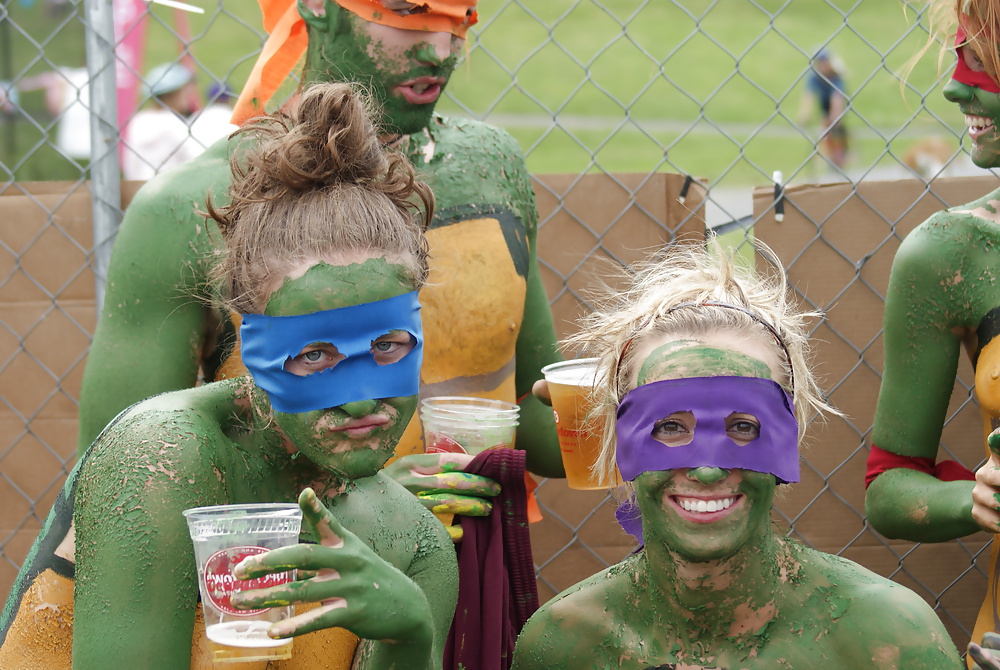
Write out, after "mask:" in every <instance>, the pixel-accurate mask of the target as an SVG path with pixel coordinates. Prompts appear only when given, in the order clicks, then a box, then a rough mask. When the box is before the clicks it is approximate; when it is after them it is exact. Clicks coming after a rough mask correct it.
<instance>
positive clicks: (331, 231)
mask: <svg viewBox="0 0 1000 670" xmlns="http://www.w3.org/2000/svg"><path fill="white" fill-rule="evenodd" d="M372 118H373V115H372V112H371V103H370V100H369V97H368V95H367V94H366V93H364V92H363V91H362V90H361V89H359V88H358V87H357V85H354V84H345V83H319V84H315V85H313V86H311V87H309V88H308V89H306V90H305V91H304V92H303V94H302V97H301V100H300V101H299V104H298V106H297V108H296V109H295V110H294V111H293V112H292V113H291V115H286V114H283V113H276V114H272V115H270V116H266V117H262V118H261V119H259V120H254V121H252V122H250V123H248V124H247V125H246V126H244V127H243V128H242V129H240V130H239V131H238V133H237V139H238V140H241V141H239V143H238V145H237V147H236V149H235V150H234V151H233V152H232V156H231V158H230V167H231V169H232V174H233V181H232V184H231V185H230V187H229V198H230V204H228V205H225V206H222V207H216V206H214V205H213V204H212V201H211V198H209V200H208V202H207V210H208V212H207V213H208V216H210V217H211V218H212V219H214V220H215V221H216V222H217V223H218V225H219V230H220V231H221V233H222V236H223V239H224V241H225V248H224V250H223V253H222V258H221V260H220V261H219V262H218V263H217V264H216V267H215V271H214V279H216V280H217V281H219V282H220V286H221V289H222V291H223V292H224V297H223V299H222V302H223V303H224V307H226V308H228V309H230V310H232V311H235V312H239V313H243V314H248V313H259V312H260V311H262V310H263V307H264V304H265V303H266V300H267V298H268V295H269V293H270V291H269V288H270V287H273V286H274V284H275V282H276V281H277V280H278V279H279V278H281V277H284V276H285V275H286V274H287V273H288V272H289V271H290V270H291V268H293V267H294V266H296V265H298V264H300V263H302V262H307V261H312V260H320V259H324V258H330V257H332V256H340V257H342V256H343V254H345V253H347V254H354V253H361V254H371V255H378V256H387V257H389V258H391V259H393V261H394V262H398V263H400V264H401V265H403V266H404V267H405V268H406V272H407V279H409V280H411V281H412V283H413V287H414V289H419V288H420V287H421V286H423V284H424V282H425V281H426V279H427V253H428V252H427V240H426V239H425V238H424V235H423V231H424V230H425V229H426V227H427V225H428V224H429V222H430V220H431V218H432V217H433V215H434V195H433V193H432V192H431V189H430V187H429V186H428V185H427V184H426V183H424V182H423V181H420V180H419V179H418V178H417V174H416V171H415V170H414V168H413V166H412V165H411V164H410V163H409V161H407V160H406V158H404V157H403V156H402V155H401V154H398V153H396V152H392V151H388V150H386V149H384V148H383V147H382V146H381V144H380V143H379V138H378V131H377V129H376V127H375V125H374V123H373V122H372Z"/></svg>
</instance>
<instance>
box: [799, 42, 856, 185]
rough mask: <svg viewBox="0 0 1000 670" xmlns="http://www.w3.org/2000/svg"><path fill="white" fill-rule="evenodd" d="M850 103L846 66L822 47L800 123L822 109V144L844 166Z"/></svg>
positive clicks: (833, 160)
mask: <svg viewBox="0 0 1000 670" xmlns="http://www.w3.org/2000/svg"><path fill="white" fill-rule="evenodd" d="M849 103H850V101H849V100H848V98H847V92H846V89H845V87H844V66H843V65H842V64H841V63H840V60H839V59H838V58H837V57H836V56H834V55H833V54H832V53H831V52H830V51H829V50H828V49H826V48H823V49H820V50H819V51H817V52H816V55H815V56H813V59H812V68H811V69H810V71H809V74H808V76H807V79H806V92H805V95H803V96H802V102H801V104H800V105H799V115H798V119H799V125H800V126H805V125H806V124H808V123H810V122H811V120H812V112H813V110H816V109H818V110H819V112H820V123H821V129H822V133H821V135H820V140H819V144H818V146H819V148H820V150H821V152H822V153H823V155H825V156H826V157H827V159H829V160H830V162H831V163H833V164H834V165H835V166H836V167H837V168H840V169H842V168H843V167H844V165H845V164H846V163H847V149H848V134H847V127H846V126H845V125H844V114H845V113H846V111H847V106H848V104H849Z"/></svg>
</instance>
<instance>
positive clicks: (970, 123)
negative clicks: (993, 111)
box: [965, 114, 996, 139]
mask: <svg viewBox="0 0 1000 670" xmlns="http://www.w3.org/2000/svg"><path fill="white" fill-rule="evenodd" d="M965 127H966V128H968V129H969V137H971V138H973V139H975V138H977V137H979V136H980V135H982V134H984V133H986V132H989V131H991V130H994V129H995V127H996V125H995V122H994V121H993V119H988V118H986V117H984V116H974V115H972V114H966V115H965Z"/></svg>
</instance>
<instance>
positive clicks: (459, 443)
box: [420, 396, 520, 455]
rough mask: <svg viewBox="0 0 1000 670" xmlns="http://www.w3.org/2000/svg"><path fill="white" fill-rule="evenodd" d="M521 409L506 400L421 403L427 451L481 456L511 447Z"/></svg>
mask: <svg viewBox="0 0 1000 670" xmlns="http://www.w3.org/2000/svg"><path fill="white" fill-rule="evenodd" d="M519 412H520V408H518V406H517V405H515V404H513V403H509V402H504V401H502V400H490V399H487V398H465V397H460V396H439V397H437V398H427V399H425V400H424V401H422V402H421V407H420V422H421V423H422V424H423V427H424V451H425V452H426V453H429V454H433V453H441V452H458V453H462V454H473V455H476V454H480V453H482V452H484V451H486V450H487V449H495V448H498V447H499V448H503V447H511V446H513V444H514V431H515V429H516V428H517V418H518V413H519Z"/></svg>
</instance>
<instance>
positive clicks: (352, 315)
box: [240, 291, 423, 414]
mask: <svg viewBox="0 0 1000 670" xmlns="http://www.w3.org/2000/svg"><path fill="white" fill-rule="evenodd" d="M394 330H403V331H406V332H407V333H409V334H410V335H411V336H413V338H414V339H415V340H416V344H415V345H414V347H413V349H411V350H410V351H409V352H408V353H407V354H406V355H405V356H403V358H401V359H400V360H398V361H396V362H395V363H391V364H389V365H379V364H378V363H376V362H375V358H374V357H373V356H372V353H371V347H372V341H374V340H376V339H378V338H379V337H382V336H383V335H386V334H388V333H390V332H391V331H394ZM317 342H327V343H329V344H332V345H334V346H335V347H337V351H338V352H340V353H341V354H343V355H344V356H346V358H345V359H344V360H342V361H340V362H339V363H337V364H336V365H335V366H333V367H332V368H328V369H326V370H323V371H322V372H314V373H313V374H311V375H308V376H305V377H300V376H298V375H293V374H292V373H291V372H288V371H287V370H285V363H286V362H287V361H288V360H289V359H290V358H295V357H296V356H298V355H299V353H301V352H302V350H303V349H304V348H305V347H307V346H309V345H310V344H315V343H317ZM240 347H241V349H240V351H241V354H242V356H243V364H244V365H245V366H246V367H247V370H249V371H250V374H251V375H253V381H254V383H255V384H256V385H257V386H259V387H260V388H262V389H264V391H265V392H266V393H267V395H268V397H269V398H270V399H271V405H272V406H273V407H274V408H275V409H276V410H278V411H279V412H285V413H289V414H294V413H299V412H310V411H313V410H317V409H327V408H329V407H338V406H340V405H343V404H344V403H349V402H357V401H358V400H371V399H375V398H398V397H401V396H411V395H416V394H417V392H418V391H419V389H420V363H421V360H422V358H423V330H422V329H421V324H420V303H419V302H418V301H417V292H416V291H413V292H411V293H404V294H403V295H399V296H396V297H394V298H389V299H387V300H379V301H376V302H369V303H365V304H363V305H352V306H351V307H341V308H340V309H329V310H325V311H322V312H314V313H312V314H302V315H299V316H265V315H263V314H244V315H243V325H242V326H240Z"/></svg>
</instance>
